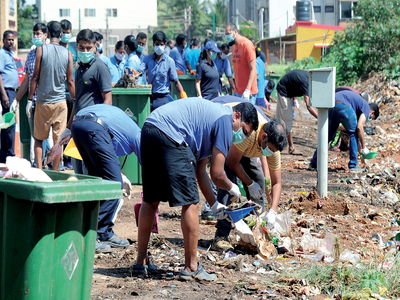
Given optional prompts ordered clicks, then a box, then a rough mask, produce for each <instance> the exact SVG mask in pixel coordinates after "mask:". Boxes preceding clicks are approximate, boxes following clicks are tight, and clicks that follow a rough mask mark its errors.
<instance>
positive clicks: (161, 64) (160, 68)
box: [138, 53, 179, 94]
mask: <svg viewBox="0 0 400 300" xmlns="http://www.w3.org/2000/svg"><path fill="white" fill-rule="evenodd" d="M146 70H147V72H148V73H147V76H148V77H149V84H151V85H152V90H151V91H152V93H153V94H154V93H158V94H168V93H169V82H170V81H173V82H176V81H178V80H179V79H178V73H176V68H175V63H174V61H173V60H172V58H171V57H169V56H166V55H163V56H162V58H161V59H160V61H157V58H156V55H155V54H154V53H153V54H150V55H147V56H146V57H145V58H144V59H143V62H142V63H141V64H140V68H139V70H138V71H139V72H142V73H143V74H146Z"/></svg>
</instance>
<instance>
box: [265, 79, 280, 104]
mask: <svg viewBox="0 0 400 300" xmlns="http://www.w3.org/2000/svg"><path fill="white" fill-rule="evenodd" d="M281 77H282V76H281V75H279V74H274V73H271V74H269V75H265V79H266V80H272V81H273V82H275V88H274V90H273V91H272V94H271V96H272V97H274V98H275V99H276V87H277V86H278V82H279V80H280V79H281Z"/></svg>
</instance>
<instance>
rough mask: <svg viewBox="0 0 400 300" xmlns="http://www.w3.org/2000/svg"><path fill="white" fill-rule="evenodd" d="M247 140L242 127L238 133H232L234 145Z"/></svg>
mask: <svg viewBox="0 0 400 300" xmlns="http://www.w3.org/2000/svg"><path fill="white" fill-rule="evenodd" d="M239 122H241V121H239ZM245 139H246V136H245V134H244V132H243V130H242V127H240V128H239V130H238V131H236V132H234V131H233V132H232V143H233V144H240V143H241V142H243V141H244V140H245Z"/></svg>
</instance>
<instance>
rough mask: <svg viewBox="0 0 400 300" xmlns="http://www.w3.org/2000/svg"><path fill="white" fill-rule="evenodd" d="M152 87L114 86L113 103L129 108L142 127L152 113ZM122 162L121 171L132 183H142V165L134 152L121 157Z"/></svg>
mask: <svg viewBox="0 0 400 300" xmlns="http://www.w3.org/2000/svg"><path fill="white" fill-rule="evenodd" d="M150 95H151V89H150V88H126V89H125V88H113V89H112V101H113V105H114V106H117V107H119V108H121V109H122V110H124V111H125V110H126V109H127V108H129V109H130V110H131V111H132V113H133V115H134V116H135V118H136V120H137V121H138V123H139V126H140V128H142V127H143V124H144V121H145V120H146V118H147V117H148V116H149V115H150ZM119 161H120V163H121V167H122V169H121V172H122V173H123V174H125V175H126V177H128V179H129V180H130V182H131V183H132V184H142V167H141V165H140V164H139V161H138V159H137V157H136V155H135V154H134V153H132V154H131V155H129V156H128V157H126V156H123V157H119Z"/></svg>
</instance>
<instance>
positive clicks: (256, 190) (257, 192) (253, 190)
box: [247, 181, 262, 199]
mask: <svg viewBox="0 0 400 300" xmlns="http://www.w3.org/2000/svg"><path fill="white" fill-rule="evenodd" d="M247 187H248V189H249V192H250V196H251V197H253V198H255V199H260V198H261V197H262V189H261V186H260V185H259V184H258V183H257V182H255V181H253V183H252V184H250V185H249V186H247Z"/></svg>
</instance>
